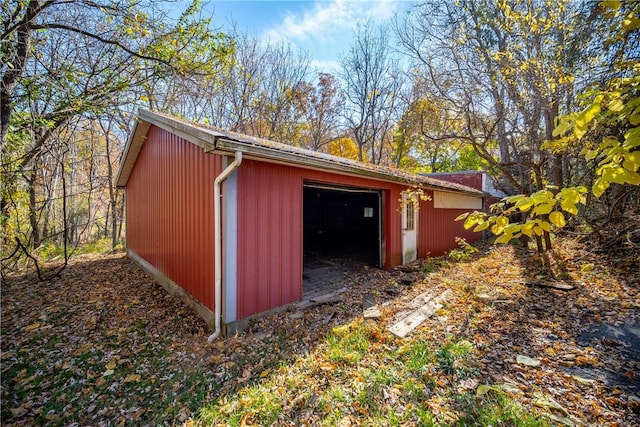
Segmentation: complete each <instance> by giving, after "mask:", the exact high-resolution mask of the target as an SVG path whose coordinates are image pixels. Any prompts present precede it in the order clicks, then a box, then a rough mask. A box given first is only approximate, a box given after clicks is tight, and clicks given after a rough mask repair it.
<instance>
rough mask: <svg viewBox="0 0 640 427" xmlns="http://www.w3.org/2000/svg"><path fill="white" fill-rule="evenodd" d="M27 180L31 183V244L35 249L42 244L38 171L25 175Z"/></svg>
mask: <svg viewBox="0 0 640 427" xmlns="http://www.w3.org/2000/svg"><path fill="white" fill-rule="evenodd" d="M25 180H26V181H27V184H28V185H29V224H30V225H31V244H32V247H33V248H34V249H35V248H37V247H38V246H40V243H41V240H42V237H41V235H40V226H39V224H38V207H37V206H36V172H35V168H34V171H32V172H31V173H30V175H29V176H26V175H25Z"/></svg>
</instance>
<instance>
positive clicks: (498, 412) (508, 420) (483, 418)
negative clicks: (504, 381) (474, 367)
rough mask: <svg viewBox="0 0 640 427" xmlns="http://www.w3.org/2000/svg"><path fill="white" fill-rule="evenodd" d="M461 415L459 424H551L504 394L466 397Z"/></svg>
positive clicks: (539, 426)
mask: <svg viewBox="0 0 640 427" xmlns="http://www.w3.org/2000/svg"><path fill="white" fill-rule="evenodd" d="M468 401H469V402H471V403H470V404H467V405H466V406H465V408H464V411H463V416H461V417H460V419H459V420H458V423H457V425H459V426H461V427H462V426H497V425H508V426H513V427H546V426H551V425H552V424H551V423H549V421H547V420H546V419H545V418H542V417H540V416H539V415H537V414H536V413H535V412H532V411H528V410H527V409H526V408H524V407H523V406H522V405H520V404H519V403H518V402H516V401H515V400H513V399H512V398H510V397H508V396H506V395H504V394H492V395H491V396H487V397H484V398H483V399H481V400H479V401H478V400H475V399H474V396H470V399H468Z"/></svg>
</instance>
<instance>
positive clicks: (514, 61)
mask: <svg viewBox="0 0 640 427" xmlns="http://www.w3.org/2000/svg"><path fill="white" fill-rule="evenodd" d="M575 19H576V14H575V12H574V11H573V10H572V6H571V4H570V2H564V1H563V2H558V3H556V4H554V5H553V6H548V5H544V4H543V3H542V2H537V1H533V2H531V1H529V2H527V1H515V2H507V3H501V4H497V3H493V2H485V1H482V0H463V1H460V2H456V3H455V4H454V3H451V2H437V1H426V2H424V3H422V4H420V5H419V6H418V7H417V8H416V9H415V11H414V13H411V14H409V15H407V17H406V18H405V19H404V20H403V21H402V22H400V23H398V24H397V25H396V30H397V31H396V32H397V34H398V36H399V39H400V41H401V45H402V46H403V49H404V51H405V52H406V53H408V54H409V55H410V56H411V57H412V58H413V59H414V60H415V63H416V68H417V69H418V70H419V71H420V72H422V74H423V76H424V77H425V79H426V80H427V81H429V83H430V86H431V91H432V92H433V93H434V95H436V96H437V97H438V98H439V99H442V100H446V101H447V103H448V104H449V106H450V107H451V108H452V109H454V110H455V111H456V112H457V115H459V117H461V118H462V120H463V121H464V128H463V131H462V132H456V133H455V134H452V135H450V136H451V137H452V138H462V139H464V140H465V141H467V142H468V143H469V144H471V145H472V146H473V148H474V149H475V150H476V152H477V153H478V155H480V156H481V157H482V158H483V159H484V160H486V161H487V162H488V163H489V164H490V165H492V166H493V167H495V168H496V169H498V170H500V171H501V173H502V175H503V176H504V177H505V178H506V180H507V181H508V183H509V185H510V187H512V188H515V189H516V190H517V191H518V192H521V193H525V194H529V193H530V192H531V191H532V190H533V189H534V188H540V187H541V186H543V182H544V181H545V180H546V179H547V178H551V180H552V181H554V182H555V183H556V184H558V185H561V184H562V182H563V181H565V180H566V177H563V176H562V173H561V172H562V162H563V159H562V158H561V156H559V155H555V154H554V153H552V152H551V151H550V150H548V149H545V148H543V146H542V144H543V143H544V142H545V141H549V140H551V139H553V137H552V135H551V133H552V130H553V124H554V120H555V118H556V117H557V116H558V114H559V112H560V111H561V110H562V109H563V108H566V105H567V103H568V102H569V99H571V98H572V89H573V83H572V82H573V74H574V69H575V68H574V67H575V61H576V57H575V55H574V53H575V52H576V51H577V47H576V45H575V42H574V41H572V40H568V39H567V34H568V33H569V32H570V31H571V28H572V26H573V25H574V22H575ZM494 142H496V143H497V147H494V146H493V144H494ZM532 176H533V177H534V179H533V180H532V179H531V177H532Z"/></svg>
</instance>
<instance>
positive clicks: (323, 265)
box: [302, 254, 377, 300]
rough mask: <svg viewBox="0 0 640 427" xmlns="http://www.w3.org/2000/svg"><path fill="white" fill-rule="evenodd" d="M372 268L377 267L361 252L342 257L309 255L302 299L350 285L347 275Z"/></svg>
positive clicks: (305, 268) (306, 262)
mask: <svg viewBox="0 0 640 427" xmlns="http://www.w3.org/2000/svg"><path fill="white" fill-rule="evenodd" d="M371 268H377V267H375V266H373V265H371V263H369V262H367V261H366V259H365V258H364V257H362V256H360V255H359V254H355V255H351V256H340V257H324V256H320V255H317V254H312V255H307V256H305V258H304V268H303V273H302V291H303V298H302V299H303V300H309V299H313V298H316V297H318V296H320V295H326V294H328V293H331V292H335V291H337V290H338V289H341V288H346V287H349V285H350V283H349V282H348V281H346V280H345V278H346V277H347V276H349V275H352V274H353V273H358V272H362V271H366V270H368V269H371Z"/></svg>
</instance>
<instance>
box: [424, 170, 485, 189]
mask: <svg viewBox="0 0 640 427" xmlns="http://www.w3.org/2000/svg"><path fill="white" fill-rule="evenodd" d="M427 175H428V176H431V177H433V178H436V179H439V180H441V181H447V182H455V183H456V184H462V185H466V186H467V187H471V188H475V189H476V190H480V191H482V172H458V173H450V174H448V173H443V174H432V175H429V174H427Z"/></svg>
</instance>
